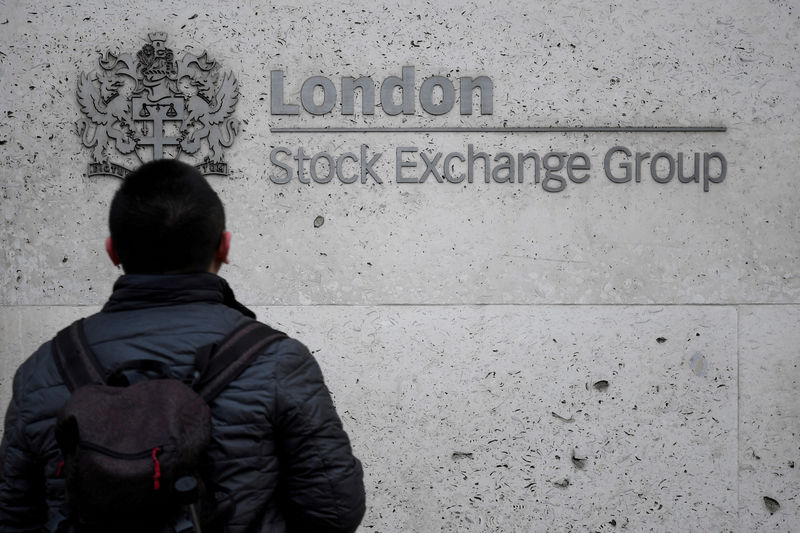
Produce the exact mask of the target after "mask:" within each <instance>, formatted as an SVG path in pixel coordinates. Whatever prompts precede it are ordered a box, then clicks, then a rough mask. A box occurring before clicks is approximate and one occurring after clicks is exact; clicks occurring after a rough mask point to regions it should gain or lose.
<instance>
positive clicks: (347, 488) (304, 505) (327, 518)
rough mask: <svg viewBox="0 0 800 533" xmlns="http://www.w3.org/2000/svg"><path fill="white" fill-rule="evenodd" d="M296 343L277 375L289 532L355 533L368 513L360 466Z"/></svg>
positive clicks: (318, 375)
mask: <svg viewBox="0 0 800 533" xmlns="http://www.w3.org/2000/svg"><path fill="white" fill-rule="evenodd" d="M289 342H291V343H292V346H291V350H289V352H288V353H287V354H286V357H285V358H284V359H283V360H282V362H281V364H280V365H279V367H278V374H277V375H276V414H277V420H276V427H277V430H278V431H277V435H278V439H279V441H278V448H279V456H280V458H279V460H280V465H281V485H282V490H281V493H282V498H283V500H284V512H285V516H286V519H287V525H288V526H289V531H298V532H299V531H314V532H319V533H326V532H351V531H355V529H356V528H357V527H358V525H359V523H360V522H361V518H362V517H363V515H364V510H365V496H364V482H363V472H362V469H361V463H360V462H359V461H358V459H356V458H355V457H354V456H353V452H352V450H351V448H350V440H349V439H348V437H347V434H346V433H345V431H344V429H343V428H342V423H341V420H340V419H339V416H338V415H337V414H336V410H335V408H334V406H333V401H332V400H331V396H330V393H329V392H328V389H327V387H326V386H325V383H324V381H323V378H322V372H321V371H320V368H319V365H318V364H317V362H316V361H315V360H314V358H313V356H312V355H311V354H310V353H309V352H308V349H307V348H306V347H305V346H303V345H302V344H301V343H299V342H297V341H289Z"/></svg>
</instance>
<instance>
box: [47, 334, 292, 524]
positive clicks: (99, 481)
mask: <svg viewBox="0 0 800 533" xmlns="http://www.w3.org/2000/svg"><path fill="white" fill-rule="evenodd" d="M284 337H286V335H285V334H284V333H282V332H279V331H276V330H273V329H272V328H270V327H269V326H266V325H264V324H261V323H259V322H256V321H249V322H246V323H245V324H244V325H242V326H240V327H238V328H237V329H235V330H234V331H233V332H232V333H230V334H229V335H228V336H227V337H225V339H223V340H222V341H221V342H219V343H217V344H216V345H212V346H205V347H202V348H200V349H199V350H198V352H197V354H196V356H195V372H194V375H193V376H192V382H191V383H188V384H187V383H185V382H184V381H181V380H179V379H176V378H175V377H174V376H173V375H172V373H171V371H170V368H169V367H168V365H166V364H164V363H162V362H160V361H155V360H149V359H138V360H132V361H127V362H125V363H123V364H122V365H120V366H119V367H117V368H115V369H113V370H112V371H111V372H110V373H109V374H106V373H105V371H104V370H103V368H102V366H100V364H99V362H98V360H97V358H96V357H95V355H94V353H93V352H92V350H91V349H90V347H89V345H88V343H87V341H86V336H85V333H84V330H83V320H78V321H77V322H75V323H73V324H72V325H70V326H68V327H67V328H65V329H63V330H61V331H60V332H59V333H58V335H56V337H55V339H54V341H53V356H54V358H55V362H56V366H57V367H58V371H59V372H60V374H61V377H62V378H63V380H64V382H65V384H66V385H67V387H68V388H69V390H70V391H71V393H72V394H71V396H70V397H69V399H68V400H67V401H66V402H65V403H64V405H63V406H62V408H61V410H60V412H59V414H58V417H57V422H56V441H57V442H58V445H59V447H60V448H61V453H62V457H63V463H62V465H61V467H60V470H61V475H63V477H64V478H65V481H66V497H67V502H66V505H67V507H66V516H67V521H66V526H64V525H62V529H59V531H74V532H76V533H84V532H92V533H95V532H97V533H99V532H103V533H107V532H109V531H113V532H119V533H127V532H130V533H134V532H135V533H151V532H153V533H156V532H158V533H161V532H176V533H182V532H184V531H191V530H194V531H196V532H197V533H199V531H200V530H201V529H202V531H203V532H204V533H209V532H211V531H218V530H221V528H222V525H223V524H224V523H225V521H227V519H228V518H229V517H230V516H231V515H232V514H233V510H234V509H233V508H234V507H235V503H234V502H233V501H232V500H231V498H227V499H226V498H224V497H223V496H224V494H223V493H220V492H218V490H217V489H216V488H215V487H213V486H212V485H211V483H209V480H210V473H211V470H212V468H211V465H210V464H209V461H208V457H207V454H206V448H207V447H208V444H209V441H210V438H211V412H210V408H209V403H210V402H211V401H213V400H214V398H216V397H217V395H218V394H219V393H220V392H222V390H223V389H225V388H226V387H227V386H228V385H229V384H230V383H231V382H232V381H233V380H234V379H236V378H237V377H238V376H239V375H240V374H241V373H242V372H243V371H244V370H245V369H246V368H247V366H248V365H249V364H250V363H251V362H252V360H253V359H254V358H255V357H256V356H257V355H258V354H259V353H261V352H263V350H264V348H266V347H267V346H268V345H269V344H270V343H272V342H273V341H276V340H278V339H281V338H284ZM132 372H135V373H136V374H137V375H140V376H141V375H144V376H146V377H147V378H148V379H145V380H138V381H136V382H135V383H133V384H129V379H128V376H130V375H131V373H132Z"/></svg>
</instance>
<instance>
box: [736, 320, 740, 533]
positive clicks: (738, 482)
mask: <svg viewBox="0 0 800 533" xmlns="http://www.w3.org/2000/svg"><path fill="white" fill-rule="evenodd" d="M735 309H736V527H737V528H738V529H739V530H740V531H741V529H742V515H741V513H742V465H741V461H742V431H741V426H742V409H741V404H742V380H741V379H740V378H741V374H742V365H741V352H742V324H741V314H742V313H741V306H738V305H737V306H736V308H735Z"/></svg>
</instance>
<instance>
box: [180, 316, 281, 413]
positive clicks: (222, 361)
mask: <svg viewBox="0 0 800 533" xmlns="http://www.w3.org/2000/svg"><path fill="white" fill-rule="evenodd" d="M286 336H287V335H286V334H285V333H283V332H282V331H277V330H274V329H272V328H271V327H269V326H267V325H266V324H262V323H260V322H256V321H252V322H247V323H245V324H244V325H242V326H239V327H238V328H236V329H235V330H234V331H233V332H231V333H230V334H229V335H228V336H227V337H225V339H223V340H222V342H221V343H219V344H218V345H217V347H216V350H214V351H213V353H211V355H210V358H209V359H208V362H207V364H204V365H203V366H204V367H205V368H199V369H198V370H199V371H200V376H199V377H198V379H197V383H196V384H195V385H194V389H195V391H196V392H197V393H198V394H199V395H200V396H201V397H202V398H203V399H204V400H205V401H206V403H210V402H211V401H212V400H213V399H214V398H216V397H217V395H219V393H220V392H222V391H223V390H224V389H225V387H227V386H228V385H229V384H230V383H231V382H232V381H233V380H234V379H236V378H237V377H239V375H241V373H242V372H244V370H245V369H246V368H247V367H248V366H249V365H250V363H251V362H252V361H253V359H255V357H256V356H257V355H258V354H260V353H261V352H263V351H264V349H265V348H266V347H267V346H269V345H270V344H272V343H273V342H274V341H277V340H279V339H283V338H285V337H286Z"/></svg>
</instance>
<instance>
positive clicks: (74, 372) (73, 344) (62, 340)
mask: <svg viewBox="0 0 800 533" xmlns="http://www.w3.org/2000/svg"><path fill="white" fill-rule="evenodd" d="M52 346H53V358H54V359H55V363H56V367H57V368H58V372H59V373H60V374H61V378H62V379H63V380H64V383H65V384H66V385H67V387H68V388H69V390H70V392H72V391H74V390H75V389H77V388H78V387H82V386H83V385H88V384H90V383H105V381H106V379H105V370H103V367H102V366H100V363H99V362H98V361H97V357H95V355H94V352H92V350H91V348H89V343H88V342H87V341H86V333H85V332H84V331H83V319H80V320H77V321H75V322H73V323H72V324H71V325H69V326H67V327H66V328H64V329H62V330H61V331H59V332H58V334H57V335H56V337H55V339H53V343H52Z"/></svg>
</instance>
